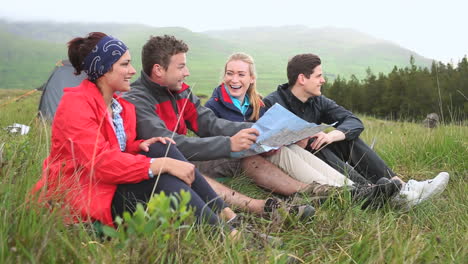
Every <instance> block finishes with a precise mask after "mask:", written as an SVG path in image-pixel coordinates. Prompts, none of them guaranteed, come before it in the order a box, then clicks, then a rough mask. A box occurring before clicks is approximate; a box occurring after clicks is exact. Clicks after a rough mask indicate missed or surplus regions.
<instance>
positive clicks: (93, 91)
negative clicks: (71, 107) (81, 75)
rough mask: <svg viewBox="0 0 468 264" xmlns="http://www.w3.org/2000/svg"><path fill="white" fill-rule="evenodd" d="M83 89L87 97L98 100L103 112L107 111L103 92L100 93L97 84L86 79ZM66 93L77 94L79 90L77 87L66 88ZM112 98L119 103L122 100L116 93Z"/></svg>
mask: <svg viewBox="0 0 468 264" xmlns="http://www.w3.org/2000/svg"><path fill="white" fill-rule="evenodd" d="M81 87H83V92H84V93H85V94H86V95H87V96H89V97H92V98H94V100H96V101H97V102H98V105H99V107H100V108H101V110H102V111H104V112H106V111H107V105H106V102H105V101H104V97H103V96H102V94H101V91H99V88H98V87H97V85H96V84H95V83H93V82H91V81H89V80H88V79H85V80H83V82H82V84H81ZM65 91H66V92H75V91H77V90H76V88H75V87H71V88H65V89H64V92H65ZM112 98H114V99H116V100H118V101H119V100H120V95H117V94H115V93H114V94H113V95H112ZM119 103H120V102H119Z"/></svg>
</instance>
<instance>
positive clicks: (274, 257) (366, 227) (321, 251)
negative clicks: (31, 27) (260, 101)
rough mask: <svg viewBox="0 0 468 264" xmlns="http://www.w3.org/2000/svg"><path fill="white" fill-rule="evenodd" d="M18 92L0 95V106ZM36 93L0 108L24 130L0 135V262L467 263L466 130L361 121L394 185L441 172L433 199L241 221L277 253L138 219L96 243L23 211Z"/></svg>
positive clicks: (37, 170) (41, 139) (36, 142)
mask: <svg viewBox="0 0 468 264" xmlns="http://www.w3.org/2000/svg"><path fill="white" fill-rule="evenodd" d="M22 93H23V91H7V90H0V104H2V103H3V102H5V101H10V99H9V98H8V96H12V95H13V96H15V95H20V94H22ZM39 95H40V94H39V93H36V94H34V95H32V96H29V97H26V98H23V99H22V100H20V101H18V102H13V103H11V104H9V105H7V106H5V107H3V108H1V110H0V127H2V128H4V127H6V126H8V125H11V124H12V123H15V122H17V123H21V124H26V125H29V126H31V130H30V133H29V134H27V135H24V136H20V135H16V134H8V133H7V132H6V131H5V130H0V152H2V151H1V149H3V155H0V182H1V184H0V204H1V205H2V206H1V207H0V215H1V216H2V217H1V218H0V241H2V243H0V263H90V262H91V263H290V262H286V254H290V255H292V256H295V257H296V258H297V259H298V261H297V262H295V263H441V264H442V263H443V264H445V263H466V260H467V258H468V247H467V245H468V222H467V217H468V215H467V210H466V209H467V201H468V181H467V175H468V161H467V159H466V153H467V147H468V145H467V142H468V127H467V126H457V125H441V126H440V127H438V128H436V129H426V128H424V127H422V126H421V125H420V124H417V123H408V122H393V121H383V120H378V119H375V118H371V117H363V121H364V124H365V127H366V130H365V131H364V132H363V134H362V137H363V139H364V140H366V141H367V142H371V141H372V140H373V139H374V138H375V139H377V141H376V142H377V143H376V145H375V149H376V151H377V152H378V153H379V154H380V155H381V156H382V158H383V159H384V160H386V161H387V162H388V164H389V166H390V167H391V168H392V169H394V170H395V171H396V172H398V173H399V175H400V176H401V177H402V178H403V179H404V180H408V179H411V178H412V179H427V178H430V177H434V176H435V173H436V172H438V171H448V172H449V173H450V175H451V178H450V182H449V185H448V187H447V189H446V190H445V191H444V193H442V195H440V196H438V197H437V198H435V199H432V200H430V201H428V202H426V203H424V204H421V205H419V206H417V207H414V208H413V209H411V210H409V211H404V210H398V209H392V208H389V207H385V208H381V209H379V210H365V211H364V210H361V209H360V208H359V206H358V205H355V204H354V205H353V204H351V203H350V201H349V199H346V198H347V197H343V199H342V200H340V199H336V202H335V203H326V204H325V205H323V206H321V207H319V208H317V213H316V216H315V218H314V219H313V220H312V221H310V222H307V223H301V222H297V220H294V219H286V220H284V221H274V220H271V219H268V218H259V217H254V216H250V215H248V214H245V215H246V218H247V219H248V221H249V222H250V223H253V224H254V225H255V229H257V230H260V231H261V232H264V233H270V234H271V235H274V236H276V237H278V238H281V239H282V241H283V243H284V245H283V246H277V245H276V246H275V245H272V244H262V243H261V242H259V240H258V239H252V237H251V236H249V235H248V234H246V235H245V236H242V237H241V238H240V239H239V240H238V241H231V240H229V239H226V237H225V236H224V237H223V236H221V235H219V231H220V230H214V232H213V230H212V229H209V228H208V227H204V228H196V227H192V226H191V225H190V223H189V224H188V225H187V226H183V227H181V228H178V229H175V228H171V227H172V225H171V224H169V228H167V227H165V226H163V225H158V226H157V227H156V228H157V229H156V232H150V231H145V230H147V229H145V228H144V227H145V226H143V225H146V227H149V228H151V227H153V228H154V226H155V224H154V222H153V223H151V222H149V221H147V218H146V217H141V218H139V221H138V222H137V224H138V225H137V227H141V229H140V232H143V234H142V235H137V234H131V233H130V231H129V233H128V237H124V236H123V237H120V238H114V239H112V240H106V239H104V240H103V239H101V238H99V237H97V236H96V234H95V233H93V232H91V229H90V227H89V225H86V224H83V225H65V224H64V223H63V221H62V217H61V214H60V212H61V211H60V210H54V211H53V212H51V210H49V209H47V208H43V207H39V206H35V204H31V196H30V195H29V194H30V190H31V188H32V187H33V186H34V184H35V182H36V181H37V180H38V179H39V178H40V175H41V167H42V161H43V159H44V158H45V157H46V156H47V155H48V151H49V146H50V127H49V126H48V125H47V124H43V123H42V122H40V121H39V120H37V119H36V111H37V103H38V100H39ZM402 135H404V136H402ZM2 157H3V159H2ZM228 184H229V185H231V186H233V188H234V189H236V190H239V191H241V192H244V193H246V194H248V195H250V196H252V197H254V198H265V197H266V196H268V195H269V193H267V192H266V191H264V190H263V189H261V188H259V187H256V186H254V185H253V184H251V183H250V182H249V179H248V178H246V177H243V176H241V175H239V177H235V178H233V180H231V181H230V182H229V183H228ZM51 207H53V206H51ZM55 209H58V207H57V206H55ZM158 219H166V218H165V216H160V217H159V218H158ZM171 223H172V222H171ZM119 230H120V232H125V229H124V228H120V229H119ZM131 230H133V229H131ZM149 230H153V229H149Z"/></svg>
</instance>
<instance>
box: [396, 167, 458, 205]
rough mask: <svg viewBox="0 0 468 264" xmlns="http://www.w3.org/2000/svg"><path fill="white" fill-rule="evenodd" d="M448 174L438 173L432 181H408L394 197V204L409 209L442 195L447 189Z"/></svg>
mask: <svg viewBox="0 0 468 264" xmlns="http://www.w3.org/2000/svg"><path fill="white" fill-rule="evenodd" d="M448 181H449V174H448V173H447V172H441V173H439V174H438V175H437V176H436V177H435V178H434V179H432V180H426V181H416V180H409V181H408V182H407V183H406V184H405V185H403V188H401V190H400V192H399V193H398V194H397V195H396V196H395V197H394V199H393V200H394V202H395V203H397V204H398V205H400V206H403V207H406V208H407V209H409V208H410V207H412V206H415V205H417V204H420V203H422V202H424V201H426V200H428V199H429V198H431V197H433V196H435V195H438V194H440V193H442V192H443V191H444V190H445V187H447V183H448Z"/></svg>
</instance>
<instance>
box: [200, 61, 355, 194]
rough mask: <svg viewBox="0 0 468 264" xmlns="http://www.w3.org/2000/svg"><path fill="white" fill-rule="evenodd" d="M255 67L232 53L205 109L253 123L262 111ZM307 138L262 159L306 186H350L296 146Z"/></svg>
mask: <svg viewBox="0 0 468 264" xmlns="http://www.w3.org/2000/svg"><path fill="white" fill-rule="evenodd" d="M256 77H257V74H256V71H255V64H254V61H253V59H252V57H251V56H249V55H247V54H245V53H235V54H232V55H231V56H230V57H229V58H228V60H227V62H226V64H225V67H224V74H223V83H222V84H220V85H219V86H218V87H217V88H216V89H215V90H214V92H213V95H212V97H211V98H210V99H209V100H208V102H207V103H206V105H205V106H206V107H208V108H210V109H211V110H213V112H214V113H215V114H216V115H217V116H218V117H221V118H224V119H227V120H231V121H248V122H255V121H256V120H258V119H259V118H260V117H261V116H262V115H263V114H264V113H265V111H266V108H265V107H264V104H263V102H262V98H261V96H260V94H259V93H258V92H257V89H256ZM304 143H307V139H306V140H304V141H301V142H298V143H296V144H292V145H290V146H286V147H283V148H281V150H280V151H279V152H276V153H274V154H273V155H268V156H265V159H267V160H269V161H270V162H272V163H273V164H275V165H276V166H278V167H279V168H281V169H282V170H283V171H285V172H286V173H287V174H288V175H290V176H291V177H292V178H294V179H296V180H298V181H300V182H303V183H307V184H310V183H312V182H317V183H320V184H326V185H331V186H344V185H349V186H351V185H353V184H354V182H353V181H352V180H350V179H348V178H346V177H345V176H344V175H343V174H341V173H339V172H338V171H336V170H335V169H333V168H332V167H330V166H329V165H328V164H326V163H325V162H323V161H322V160H320V159H319V158H317V157H315V156H314V155H312V154H311V153H310V152H308V151H306V150H305V149H304V148H303V147H300V146H298V145H300V144H304Z"/></svg>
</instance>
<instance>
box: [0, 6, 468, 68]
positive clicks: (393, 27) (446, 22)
mask: <svg viewBox="0 0 468 264" xmlns="http://www.w3.org/2000/svg"><path fill="white" fill-rule="evenodd" d="M467 11H468V1H466V0H444V1H440V0H439V1H435V0H390V1H389V0H342V1H340V0H322V1H315V0H303V1H302V0H297V1H296V0H280V1H277V0H269V1H267V0H257V1H256V0H235V1H226V0H224V1H223V0H206V1H204V0H166V1H161V0H147V1H140V0H133V1H128V0H113V1H107V0H78V1H66V0H40V1H32V0H29V1H24V0H10V1H8V0H5V1H3V3H2V4H1V7H0V17H3V18H7V19H10V20H50V21H59V22H77V21H78V22H119V23H141V24H146V25H151V26H157V27H165V26H180V27H185V28H188V29H190V30H192V31H197V32H199V31H204V30H211V29H231V28H239V27H253V26H282V25H306V26H310V27H327V26H332V27H344V28H352V29H355V30H359V31H361V32H364V33H368V34H370V35H372V36H375V37H377V38H381V39H385V40H389V41H392V42H394V43H397V44H399V45H401V46H403V47H405V48H408V49H410V50H413V51H415V52H417V53H419V54H420V55H422V56H425V57H428V58H431V59H436V60H441V61H443V62H450V60H451V59H452V60H453V62H455V63H456V62H458V61H459V60H460V59H461V58H462V57H463V56H464V55H466V54H468V22H466V21H465V19H466V17H467V15H468V13H467ZM246 41H248V40H247V39H246Z"/></svg>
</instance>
